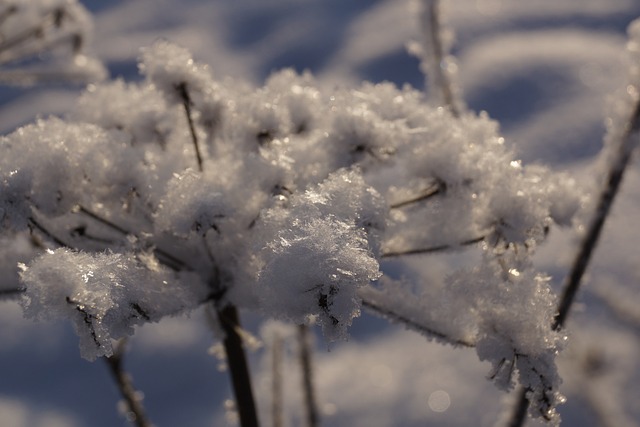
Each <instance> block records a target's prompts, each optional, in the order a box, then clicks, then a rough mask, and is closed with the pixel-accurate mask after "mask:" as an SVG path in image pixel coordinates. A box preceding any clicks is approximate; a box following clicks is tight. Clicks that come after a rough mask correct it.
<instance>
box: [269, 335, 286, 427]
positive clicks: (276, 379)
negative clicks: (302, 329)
mask: <svg viewBox="0 0 640 427" xmlns="http://www.w3.org/2000/svg"><path fill="white" fill-rule="evenodd" d="M282 350H283V341H282V337H281V336H280V335H279V334H277V333H275V334H274V335H273V339H272V342H271V422H272V427H282V426H283V425H284V424H283V421H284V418H283V413H282V409H283V398H282V352H283V351H282Z"/></svg>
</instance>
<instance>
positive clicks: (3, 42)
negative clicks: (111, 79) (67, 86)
mask: <svg viewBox="0 0 640 427" xmlns="http://www.w3.org/2000/svg"><path fill="white" fill-rule="evenodd" d="M92 28H93V23H92V20H91V15H90V14H89V13H88V11H87V10H86V9H85V8H84V7H83V6H82V5H81V4H80V3H78V2H77V1H76V0H28V1H27V0H1V1H0V83H4V84H14V85H15V84H17V85H30V84H34V83H42V82H57V81H62V82H70V81H75V82H80V83H85V82H87V81H95V80H101V79H103V78H105V77H106V70H105V68H104V66H103V65H102V63H101V62H100V61H99V60H97V59H96V58H95V57H93V56H92V55H91V53H90V52H89V49H88V48H89V46H90V45H91V36H92Z"/></svg>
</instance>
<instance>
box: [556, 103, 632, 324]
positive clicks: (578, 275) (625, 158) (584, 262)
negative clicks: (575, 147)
mask: <svg viewBox="0 0 640 427" xmlns="http://www.w3.org/2000/svg"><path fill="white" fill-rule="evenodd" d="M639 129H640V102H639V101H636V104H635V107H634V110H633V113H632V115H631V118H630V120H629V122H628V124H627V126H626V128H625V130H624V133H623V135H622V138H621V141H620V145H619V146H618V149H617V150H616V152H615V157H614V158H613V160H612V162H611V166H610V168H609V171H608V172H607V179H606V184H605V186H604V188H603V190H602V192H601V193H600V197H599V198H598V204H597V206H596V211H595V214H594V217H593V219H592V220H591V223H590V224H589V228H588V229H587V233H586V235H585V237H584V240H583V242H582V245H580V249H579V251H578V253H577V255H576V258H575V259H574V261H573V264H572V266H571V271H570V273H569V276H568V277H567V280H566V283H565V286H564V291H563V293H562V297H561V299H560V304H559V305H558V313H557V315H556V317H555V319H554V323H553V329H554V330H559V329H562V327H563V326H564V324H565V321H566V319H567V316H568V314H569V310H570V308H571V305H572V304H573V301H574V299H575V296H576V293H577V292H578V289H579V288H580V283H581V280H582V276H583V275H584V272H585V270H586V269H587V266H588V265H589V261H590V260H591V255H592V254H593V250H594V249H595V247H596V245H597V244H598V240H599V238H600V233H601V232H602V227H603V226H604V222H605V220H606V219H607V217H608V216H609V212H610V211H611V206H613V201H614V200H615V197H616V195H617V194H618V191H619V190H620V184H621V183H622V178H623V177H624V172H625V170H626V168H627V165H628V164H629V160H630V159H631V154H632V153H633V148H634V146H636V145H637V143H638V141H637V139H638V135H637V132H638V130H639Z"/></svg>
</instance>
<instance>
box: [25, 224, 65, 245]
mask: <svg viewBox="0 0 640 427" xmlns="http://www.w3.org/2000/svg"><path fill="white" fill-rule="evenodd" d="M29 228H30V229H31V231H32V232H33V229H36V230H38V231H39V232H41V233H42V234H44V235H45V236H46V237H47V238H48V239H49V240H51V241H52V242H53V243H55V244H56V245H58V246H60V247H63V248H71V247H70V246H69V245H68V244H67V243H65V242H63V241H62V240H61V239H60V238H58V237H57V236H55V235H54V234H53V233H51V232H50V231H49V230H48V229H47V228H46V227H45V226H44V225H42V224H41V223H40V221H38V220H36V219H35V218H34V217H31V218H29Z"/></svg>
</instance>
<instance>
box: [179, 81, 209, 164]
mask: <svg viewBox="0 0 640 427" xmlns="http://www.w3.org/2000/svg"><path fill="white" fill-rule="evenodd" d="M176 89H177V90H178V92H179V93H180V97H181V98H182V105H183V106H184V112H185V114H186V116H187V122H188V123H189V131H190V132H191V140H192V141H193V147H194V148H195V150H196V159H197V161H198V170H199V171H200V172H202V171H203V169H202V155H201V154H200V146H199V143H198V134H197V133H196V128H195V126H194V124H193V117H192V115H191V97H190V96H189V91H188V90H187V84H186V83H180V84H179V85H178V86H177V87H176Z"/></svg>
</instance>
